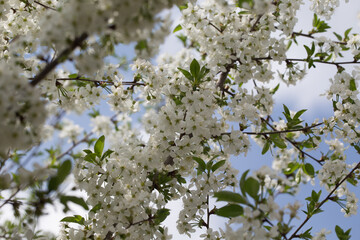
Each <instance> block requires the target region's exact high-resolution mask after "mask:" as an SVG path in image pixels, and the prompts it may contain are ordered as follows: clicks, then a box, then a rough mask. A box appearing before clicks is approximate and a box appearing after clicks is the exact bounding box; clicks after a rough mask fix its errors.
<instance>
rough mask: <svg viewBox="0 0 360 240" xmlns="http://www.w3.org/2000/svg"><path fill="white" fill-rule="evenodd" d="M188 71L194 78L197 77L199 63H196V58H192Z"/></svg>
mask: <svg viewBox="0 0 360 240" xmlns="http://www.w3.org/2000/svg"><path fill="white" fill-rule="evenodd" d="M190 72H191V75H192V76H193V77H194V78H195V79H197V80H198V79H199V73H200V65H199V63H198V61H196V59H195V58H194V59H193V60H192V62H191V64H190Z"/></svg>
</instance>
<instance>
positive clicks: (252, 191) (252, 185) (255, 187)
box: [245, 177, 260, 200]
mask: <svg viewBox="0 0 360 240" xmlns="http://www.w3.org/2000/svg"><path fill="white" fill-rule="evenodd" d="M259 189H260V183H259V182H258V181H257V180H256V179H255V178H253V177H249V178H248V179H246V182H245V191H246V193H248V194H249V195H250V197H252V198H253V199H255V200H256V199H257V198H258V193H259Z"/></svg>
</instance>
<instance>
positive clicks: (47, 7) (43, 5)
mask: <svg viewBox="0 0 360 240" xmlns="http://www.w3.org/2000/svg"><path fill="white" fill-rule="evenodd" d="M34 3H36V4H39V5H40V6H42V7H44V8H46V9H50V10H53V11H57V10H56V9H55V8H52V7H49V6H47V5H45V4H42V3H41V2H38V1H34Z"/></svg>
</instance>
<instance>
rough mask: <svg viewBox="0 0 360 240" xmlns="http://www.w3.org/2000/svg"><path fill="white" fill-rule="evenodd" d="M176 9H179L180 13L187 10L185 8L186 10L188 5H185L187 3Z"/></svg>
mask: <svg viewBox="0 0 360 240" xmlns="http://www.w3.org/2000/svg"><path fill="white" fill-rule="evenodd" d="M178 7H179V9H180V11H182V10H184V9H187V8H188V4H187V3H185V4H184V5H179V6H178Z"/></svg>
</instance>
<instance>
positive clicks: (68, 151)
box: [56, 132, 94, 160]
mask: <svg viewBox="0 0 360 240" xmlns="http://www.w3.org/2000/svg"><path fill="white" fill-rule="evenodd" d="M93 134H94V133H93V132H90V133H88V134H86V135H85V137H83V138H82V139H81V140H79V141H77V142H75V143H74V144H73V145H72V146H71V147H70V148H69V149H67V150H66V151H65V152H63V153H61V154H60V155H59V156H57V157H56V159H57V160H59V159H61V158H63V157H64V156H65V155H67V154H69V153H70V152H71V151H72V150H73V149H74V148H75V147H77V146H78V145H79V144H80V143H83V142H85V141H86V140H88V138H89V137H90V136H91V135H93Z"/></svg>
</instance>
